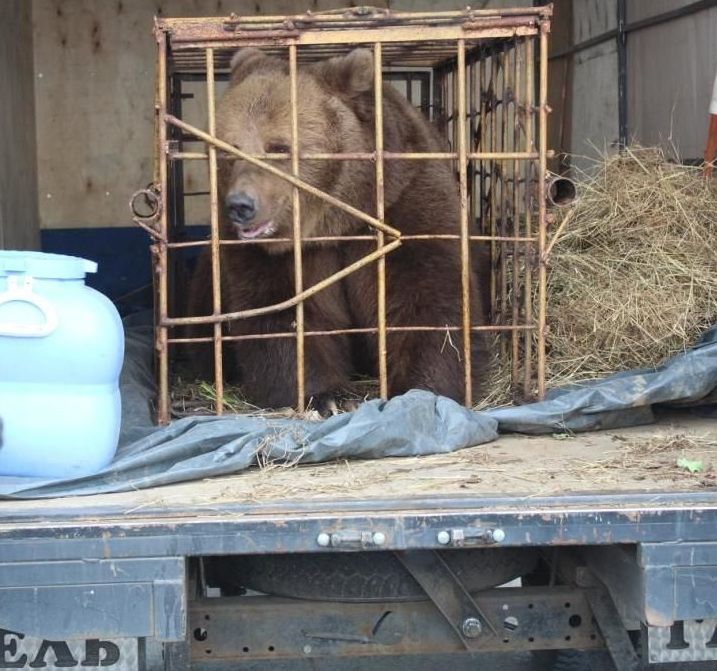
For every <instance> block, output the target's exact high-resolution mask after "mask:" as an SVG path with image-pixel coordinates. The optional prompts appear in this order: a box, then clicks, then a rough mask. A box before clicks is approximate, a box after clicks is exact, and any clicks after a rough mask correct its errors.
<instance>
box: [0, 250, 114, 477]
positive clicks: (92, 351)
mask: <svg viewBox="0 0 717 671" xmlns="http://www.w3.org/2000/svg"><path fill="white" fill-rule="evenodd" d="M96 271H97V264H96V263H93V262H92V261H87V260H85V259H79V258H75V257H72V256H60V255H58V254H41V253H39V252H8V251H0V422H2V426H1V427H0V474H2V475H21V476H39V477H51V478H70V477H78V476H82V475H88V474H91V473H95V472H97V471H98V470H100V469H101V468H103V467H104V466H106V465H107V464H108V463H109V462H110V461H111V460H112V457H113V456H114V454H115V451H116V450H117V442H118V439H119V429H120V411H121V405H120V392H119V374H120V370H121V368H122V360H123V358H124V332H123V329H122V322H121V320H120V317H119V314H117V310H116V309H115V307H114V305H113V304H112V303H111V302H110V301H109V299H107V298H106V297H105V296H103V295H102V294H101V293H99V292H97V291H95V290H94V289H91V288H90V287H88V286H86V285H85V273H94V272H96Z"/></svg>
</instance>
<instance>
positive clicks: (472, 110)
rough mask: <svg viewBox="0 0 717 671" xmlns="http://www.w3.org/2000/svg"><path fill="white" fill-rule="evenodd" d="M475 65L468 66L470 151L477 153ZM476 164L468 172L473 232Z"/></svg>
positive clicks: (473, 163) (471, 164)
mask: <svg viewBox="0 0 717 671" xmlns="http://www.w3.org/2000/svg"><path fill="white" fill-rule="evenodd" d="M475 71H476V68H475V63H470V64H469V65H468V115H469V122H468V150H469V151H477V148H476V147H475V139H474V138H475V120H476V116H477V112H476V107H475V99H476V80H475ZM475 166H476V163H475V162H473V161H471V163H470V170H469V171H468V173H469V177H470V185H469V191H468V193H469V194H470V207H469V209H468V211H469V213H470V219H469V221H470V228H471V230H473V228H474V226H475V220H476V170H475Z"/></svg>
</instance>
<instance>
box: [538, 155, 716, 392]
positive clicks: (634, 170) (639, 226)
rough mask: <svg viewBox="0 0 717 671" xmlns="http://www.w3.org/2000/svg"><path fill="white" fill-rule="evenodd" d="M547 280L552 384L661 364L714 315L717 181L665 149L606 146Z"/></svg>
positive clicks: (583, 185)
mask: <svg viewBox="0 0 717 671" xmlns="http://www.w3.org/2000/svg"><path fill="white" fill-rule="evenodd" d="M548 281H549V284H548V296H549V304H548V305H549V307H548V310H549V312H548V325H549V330H548V334H547V347H548V386H557V385H560V384H564V383H567V382H576V381H580V380H585V379H590V378H597V377H602V376H605V375H608V374H610V373H614V372H616V371H622V370H627V369H632V368H652V367H655V366H657V365H659V364H660V363H661V362H663V361H664V360H665V359H667V358H669V357H671V356H673V355H675V354H677V353H678V352H682V351H684V350H685V349H687V348H688V347H690V346H691V345H692V344H694V343H695V341H696V340H697V339H698V338H699V336H700V335H701V334H702V333H703V332H704V330H705V329H706V328H708V327H709V326H711V325H712V324H714V323H715V322H717V190H715V188H714V187H713V186H712V185H710V184H709V183H707V182H706V181H705V180H704V179H703V177H702V174H701V170H700V169H698V168H694V167H688V166H684V165H680V164H677V163H674V162H670V161H668V160H667V159H666V157H665V154H664V153H663V152H662V151H661V150H660V149H656V148H631V149H628V150H626V151H624V152H623V153H622V154H619V155H609V156H607V155H606V156H602V157H601V158H600V159H599V161H598V162H597V164H596V166H594V170H593V171H591V173H590V175H588V174H583V175H581V180H580V200H579V202H578V204H577V205H576V206H575V211H574V216H573V217H572V221H571V222H570V223H569V225H568V226H566V227H565V229H564V230H563V231H562V232H561V234H560V238H559V239H558V240H557V242H556V244H555V245H554V247H553V250H552V255H551V257H550V266H549V280H548Z"/></svg>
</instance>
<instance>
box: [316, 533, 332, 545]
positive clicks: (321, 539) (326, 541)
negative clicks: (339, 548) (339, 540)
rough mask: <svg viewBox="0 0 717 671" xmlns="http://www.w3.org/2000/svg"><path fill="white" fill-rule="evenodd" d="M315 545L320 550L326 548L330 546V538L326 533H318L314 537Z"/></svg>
mask: <svg viewBox="0 0 717 671" xmlns="http://www.w3.org/2000/svg"><path fill="white" fill-rule="evenodd" d="M316 544H317V545H320V546H321V547H322V548H327V547H329V545H331V536H329V534H326V533H320V534H319V535H318V536H317V537H316Z"/></svg>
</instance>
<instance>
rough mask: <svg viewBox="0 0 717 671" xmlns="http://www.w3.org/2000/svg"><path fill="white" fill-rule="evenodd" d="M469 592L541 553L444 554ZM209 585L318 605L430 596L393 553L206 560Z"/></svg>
mask: <svg viewBox="0 0 717 671" xmlns="http://www.w3.org/2000/svg"><path fill="white" fill-rule="evenodd" d="M441 555H442V556H443V558H444V559H445V560H446V563H447V564H448V566H449V567H450V568H451V570H452V571H453V572H454V573H455V574H456V575H457V576H458V577H459V578H460V580H461V581H462V583H463V585H464V586H465V587H466V589H468V591H470V592H478V591H480V590H484V589H488V588H490V587H495V586H497V585H501V584H503V583H506V582H509V581H510V580H512V579H514V578H517V577H519V576H521V575H523V574H524V573H527V572H528V571H530V570H531V569H532V568H533V566H534V565H535V563H536V560H537V554H536V552H535V551H533V550H530V549H528V550H524V549H522V548H495V549H493V548H491V549H478V550H443V551H441ZM206 562H207V563H206V568H207V578H208V581H209V582H210V584H212V585H214V586H217V587H220V588H223V589H224V590H226V591H227V592H231V593H237V590H240V589H241V588H244V589H250V590H255V591H257V592H263V593H264V594H273V595H276V596H282V597H288V598H294V599H308V600H313V601H340V602H368V601H421V600H424V599H426V598H427V597H426V595H425V593H424V591H423V589H422V588H421V586H420V585H419V584H418V583H417V582H416V581H415V580H414V579H413V577H412V576H411V574H410V573H409V572H408V571H407V570H406V569H405V568H404V567H403V564H401V562H400V561H399V560H398V559H397V558H396V557H395V556H394V555H393V553H391V552H341V553H320V554H318V553H317V554H294V555H260V556H240V557H215V558H211V559H208V560H206Z"/></svg>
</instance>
